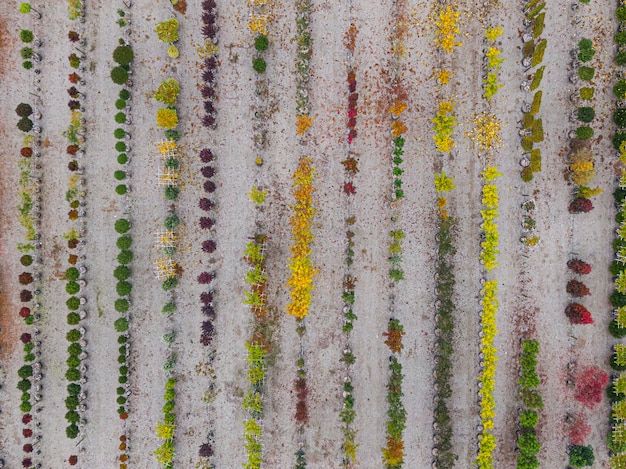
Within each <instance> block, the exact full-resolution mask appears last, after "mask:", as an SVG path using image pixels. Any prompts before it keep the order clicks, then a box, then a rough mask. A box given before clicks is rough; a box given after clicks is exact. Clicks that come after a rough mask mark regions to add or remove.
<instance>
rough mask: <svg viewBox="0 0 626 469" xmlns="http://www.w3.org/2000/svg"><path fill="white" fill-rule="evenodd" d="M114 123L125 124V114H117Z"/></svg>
mask: <svg viewBox="0 0 626 469" xmlns="http://www.w3.org/2000/svg"><path fill="white" fill-rule="evenodd" d="M115 122H117V123H118V124H123V123H125V122H126V114H125V113H123V112H118V113H117V114H115Z"/></svg>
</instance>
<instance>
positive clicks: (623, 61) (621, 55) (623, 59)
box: [615, 50, 626, 66]
mask: <svg viewBox="0 0 626 469" xmlns="http://www.w3.org/2000/svg"><path fill="white" fill-rule="evenodd" d="M615 63H616V64H617V65H620V66H622V65H626V50H621V51H619V52H618V53H617V54H615Z"/></svg>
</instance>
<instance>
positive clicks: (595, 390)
mask: <svg viewBox="0 0 626 469" xmlns="http://www.w3.org/2000/svg"><path fill="white" fill-rule="evenodd" d="M608 382H609V375H607V374H606V373H605V372H604V371H603V370H601V369H600V368H598V367H597V366H594V367H591V368H587V369H585V370H583V371H582V372H581V373H579V374H578V376H577V377H576V394H575V395H574V398H575V399H576V400H577V401H578V402H580V403H582V404H583V405H584V406H585V407H587V408H589V409H593V408H594V407H595V406H596V405H598V404H599V403H600V402H602V394H603V391H604V388H605V387H606V385H607V383H608Z"/></svg>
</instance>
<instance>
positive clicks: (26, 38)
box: [20, 29, 35, 43]
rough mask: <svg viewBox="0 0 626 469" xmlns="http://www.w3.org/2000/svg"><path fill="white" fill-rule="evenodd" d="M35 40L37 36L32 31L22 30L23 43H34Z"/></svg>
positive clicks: (21, 38)
mask: <svg viewBox="0 0 626 469" xmlns="http://www.w3.org/2000/svg"><path fill="white" fill-rule="evenodd" d="M33 39H35V35H34V34H33V32H32V31H31V30H30V29H20V40H21V41H22V42H26V43H29V42H33Z"/></svg>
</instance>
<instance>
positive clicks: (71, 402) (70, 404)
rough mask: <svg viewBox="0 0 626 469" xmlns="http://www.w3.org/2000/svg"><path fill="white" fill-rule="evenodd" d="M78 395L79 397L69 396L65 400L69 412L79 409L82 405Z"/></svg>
mask: <svg viewBox="0 0 626 469" xmlns="http://www.w3.org/2000/svg"><path fill="white" fill-rule="evenodd" d="M77 396H78V394H77V395H75V396H74V395H71V396H67V397H66V398H65V408H66V409H67V410H76V408H77V407H78V404H80V402H78V397H77Z"/></svg>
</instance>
